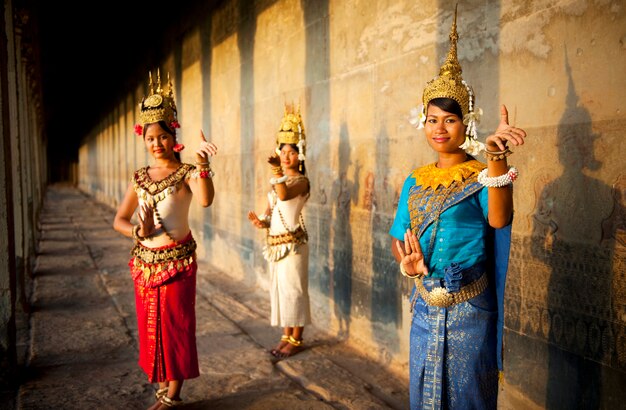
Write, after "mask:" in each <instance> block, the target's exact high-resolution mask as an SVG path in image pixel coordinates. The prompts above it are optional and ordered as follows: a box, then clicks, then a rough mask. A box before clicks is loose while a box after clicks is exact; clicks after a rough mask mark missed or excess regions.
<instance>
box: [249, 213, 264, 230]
mask: <svg viewBox="0 0 626 410" xmlns="http://www.w3.org/2000/svg"><path fill="white" fill-rule="evenodd" d="M248 219H249V220H250V222H252V225H254V226H256V227H257V228H259V229H263V228H267V223H265V222H263V221H262V220H260V219H259V217H258V216H257V214H256V213H254V212H253V211H249V212H248Z"/></svg>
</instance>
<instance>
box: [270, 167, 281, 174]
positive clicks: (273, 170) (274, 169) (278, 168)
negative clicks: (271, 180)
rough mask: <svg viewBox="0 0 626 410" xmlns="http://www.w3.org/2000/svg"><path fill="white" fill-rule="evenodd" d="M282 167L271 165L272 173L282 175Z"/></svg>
mask: <svg viewBox="0 0 626 410" xmlns="http://www.w3.org/2000/svg"><path fill="white" fill-rule="evenodd" d="M282 173H283V167H281V166H280V165H272V174H274V175H282Z"/></svg>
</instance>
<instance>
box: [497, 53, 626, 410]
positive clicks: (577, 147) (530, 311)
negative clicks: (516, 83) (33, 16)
mask: <svg viewBox="0 0 626 410" xmlns="http://www.w3.org/2000/svg"><path fill="white" fill-rule="evenodd" d="M565 71H566V73H567V75H568V77H569V93H568V96H567V101H566V107H565V111H564V113H563V115H562V118H561V121H560V123H559V125H558V127H557V130H556V148H557V151H558V160H559V164H560V168H559V171H558V172H557V171H555V169H554V168H552V167H548V168H540V169H536V170H529V171H530V172H532V174H533V176H532V178H533V183H532V186H533V194H534V197H535V206H534V209H533V210H532V211H531V212H530V213H529V214H528V215H526V218H527V220H528V221H529V222H530V225H531V232H530V235H522V234H520V233H514V234H513V238H512V248H511V260H510V268H509V277H508V281H507V301H506V308H505V315H506V316H505V324H506V326H507V328H509V329H510V330H512V331H514V332H517V333H519V334H523V335H527V336H528V337H531V338H533V339H536V340H537V339H538V340H543V341H545V342H546V354H547V357H546V358H543V359H547V364H546V363H545V362H542V363H539V362H538V363H536V364H535V365H537V366H546V365H547V379H546V381H545V388H546V391H545V395H546V402H545V405H546V407H548V408H550V407H554V406H556V407H558V405H561V406H565V407H566V408H567V407H568V406H570V405H573V406H575V403H578V404H581V403H582V405H584V406H587V405H589V406H591V407H594V406H598V405H599V403H601V402H603V400H606V398H604V397H603V394H604V393H603V391H602V389H601V386H602V383H604V381H603V377H604V375H603V373H602V372H601V371H600V366H599V365H598V364H600V365H604V366H607V367H610V368H613V369H616V370H618V371H624V370H626V320H625V319H626V318H625V317H624V316H625V314H624V311H625V309H624V306H625V304H626V292H625V290H624V289H625V286H626V285H625V281H624V279H625V274H624V263H623V261H624V254H625V251H624V249H625V247H624V242H625V240H624V238H625V234H624V232H625V230H624V224H625V222H624V220H625V218H624V209H625V207H624V186H625V183H624V176H623V173H622V172H621V169H620V168H619V166H620V165H619V164H616V163H614V162H602V161H601V159H604V158H606V156H603V157H602V158H597V157H596V147H595V144H596V142H597V141H602V140H605V141H618V140H619V138H623V136H620V135H614V134H616V133H619V132H620V131H619V130H620V129H621V128H620V127H612V128H611V127H609V128H610V129H604V130H603V132H597V130H593V129H592V124H593V125H594V127H596V128H601V127H599V126H598V125H597V124H596V123H594V122H593V121H592V117H591V114H590V113H589V111H588V110H587V109H586V108H585V107H584V106H583V105H582V104H581V103H580V101H579V99H578V96H577V94H576V92H575V87H574V84H573V81H572V76H571V68H570V67H569V64H568V63H567V61H566V64H565ZM622 128H623V127H622ZM594 131H595V132H594ZM545 132H546V135H545V137H543V138H542V140H544V141H546V142H547V143H548V144H549V143H550V132H549V131H548V130H546V131H545ZM616 171H617V172H616ZM611 174H613V175H615V174H617V175H618V176H617V177H616V178H611V179H610V180H609V181H611V180H613V181H615V182H613V183H612V185H611V183H610V182H605V181H606V180H607V179H608V178H610V177H608V178H607V176H610V175H611ZM528 360H530V361H531V362H532V361H533V360H539V361H541V360H542V359H541V358H528ZM564 369H567V371H566V372H564ZM583 375H587V376H583ZM586 377H589V378H593V379H594V380H599V381H598V382H596V383H594V384H585V383H583V382H582V380H583V379H584V378H586ZM607 380H608V379H607ZM607 382H610V380H609V381H607ZM572 391H575V392H576V393H575V394H572V393H571V392H572ZM568 392H569V393H568Z"/></svg>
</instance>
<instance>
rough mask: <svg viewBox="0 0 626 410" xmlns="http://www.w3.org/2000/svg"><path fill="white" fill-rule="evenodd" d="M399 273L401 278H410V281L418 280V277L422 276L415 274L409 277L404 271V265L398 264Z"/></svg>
mask: <svg viewBox="0 0 626 410" xmlns="http://www.w3.org/2000/svg"><path fill="white" fill-rule="evenodd" d="M400 273H401V274H402V276H406V277H407V278H410V279H415V278H419V277H420V276H422V274H421V273H416V274H415V275H409V273H408V272H407V271H406V270H405V269H404V265H403V264H402V263H400Z"/></svg>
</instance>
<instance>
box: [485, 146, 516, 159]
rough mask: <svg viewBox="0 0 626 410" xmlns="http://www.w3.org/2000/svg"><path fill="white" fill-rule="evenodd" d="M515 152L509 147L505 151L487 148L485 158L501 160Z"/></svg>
mask: <svg viewBox="0 0 626 410" xmlns="http://www.w3.org/2000/svg"><path fill="white" fill-rule="evenodd" d="M512 153H513V152H512V151H511V150H510V149H509V148H508V147H507V148H506V149H505V150H504V151H488V150H485V158H487V160H489V161H500V160H503V159H505V158H506V157H508V156H509V155H511V154H512Z"/></svg>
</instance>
